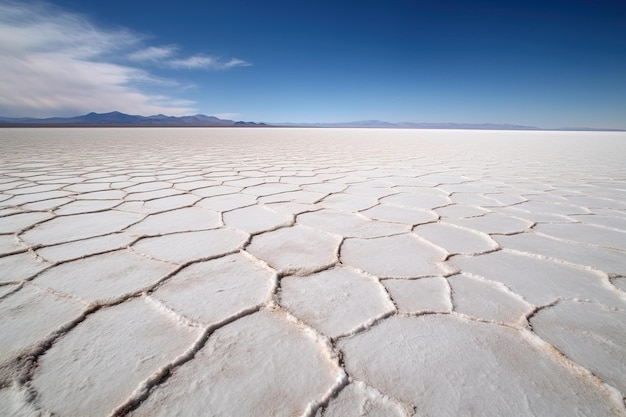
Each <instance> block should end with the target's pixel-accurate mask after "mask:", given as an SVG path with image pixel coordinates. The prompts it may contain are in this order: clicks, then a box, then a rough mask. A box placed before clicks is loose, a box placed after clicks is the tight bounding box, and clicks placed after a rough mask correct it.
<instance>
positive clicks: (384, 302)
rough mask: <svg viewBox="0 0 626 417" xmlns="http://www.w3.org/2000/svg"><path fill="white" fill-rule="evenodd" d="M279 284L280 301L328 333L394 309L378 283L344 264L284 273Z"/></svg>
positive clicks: (341, 331)
mask: <svg viewBox="0 0 626 417" xmlns="http://www.w3.org/2000/svg"><path fill="white" fill-rule="evenodd" d="M281 286H282V288H281V289H282V291H281V298H280V303H281V305H283V306H284V307H285V308H286V309H287V310H289V311H290V312H291V313H292V314H294V315H295V316H296V317H298V318H299V319H301V320H303V321H304V322H305V323H307V324H309V325H311V326H312V327H314V328H315V329H317V330H318V331H320V332H321V333H323V334H326V335H328V336H331V337H337V336H339V335H341V334H347V333H350V332H351V331H353V330H355V329H357V328H359V327H361V326H363V325H365V324H366V323H368V322H370V321H372V320H374V319H376V318H379V317H381V316H383V315H385V314H390V313H392V312H393V310H394V306H393V304H392V303H391V301H390V300H389V298H388V296H387V294H386V293H385V291H384V288H383V287H382V286H381V285H380V283H378V282H377V281H376V280H375V279H373V278H372V277H369V276H366V275H363V274H359V273H357V272H355V271H352V270H350V269H347V268H335V269H329V270H326V271H322V272H319V273H317V274H313V275H309V276H308V277H296V276H292V277H286V278H283V279H282V280H281Z"/></svg>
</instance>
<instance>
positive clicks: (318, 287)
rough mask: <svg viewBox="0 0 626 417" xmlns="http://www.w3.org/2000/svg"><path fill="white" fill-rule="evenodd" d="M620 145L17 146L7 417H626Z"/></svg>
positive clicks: (1, 281)
mask: <svg viewBox="0 0 626 417" xmlns="http://www.w3.org/2000/svg"><path fill="white" fill-rule="evenodd" d="M117 145H120V146H117ZM624 154H626V137H625V136H624V134H622V133H575V132H497V131H465V132H463V131H424V130H421V131H413V130H348V129H343V130H341V129H340V130H333V129H323V130H319V129H271V128H264V129H245V130H241V129H237V130H234V129H142V128H137V129H107V128H100V129H78V128H77V129H62V128H59V129H45V128H44V129H28V128H24V129H0V334H1V335H2V337H0V410H2V412H0V414H3V415H8V416H36V415H50V414H51V413H53V414H54V415H59V416H85V415H89V416H124V415H133V416H158V415H164V416H165V415H168V416H169V415H205V414H208V413H210V414H211V415H216V416H229V415H241V416H246V415H277V416H278V415H285V416H287V415H302V416H309V417H312V416H316V417H330V416H352V415H354V416H360V415H367V416H421V415H431V416H451V415H454V416H469V415H484V416H502V415H515V416H536V415H594V416H605V415H606V416H626V408H625V405H624V404H625V403H624V399H625V397H624V396H625V394H626V377H624V375H626V369H624V366H623V365H624V363H626V352H625V351H624V346H625V345H626V340H624V335H625V334H626V324H625V323H626V319H625V314H626V290H625V289H626V278H625V276H626V246H625V242H626V239H625V236H626V203H625V201H626V181H625V178H626V171H624V164H623V161H622V159H623V155H624ZM555 155H558V156H557V157H555ZM87 156H88V158H89V161H88V163H86V162H85V158H86V157H87Z"/></svg>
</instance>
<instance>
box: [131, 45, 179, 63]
mask: <svg viewBox="0 0 626 417" xmlns="http://www.w3.org/2000/svg"><path fill="white" fill-rule="evenodd" d="M176 49H177V48H176V47H175V46H149V47H147V48H145V49H140V50H138V51H135V52H132V53H131V54H129V55H128V58H129V59H130V60H131V61H137V62H143V61H151V62H159V61H162V60H164V59H167V58H170V57H172V56H173V55H174V54H175V53H176Z"/></svg>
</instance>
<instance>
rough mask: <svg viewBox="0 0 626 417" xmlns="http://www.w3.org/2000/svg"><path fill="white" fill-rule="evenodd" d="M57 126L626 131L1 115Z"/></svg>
mask: <svg viewBox="0 0 626 417" xmlns="http://www.w3.org/2000/svg"><path fill="white" fill-rule="evenodd" d="M24 126H31V127H53V126H59V127H60V126H63V127H71V126H84V127H95V126H103V127H104V126H117V127H125V126H129V127H130V126H137V127H167V126H170V127H229V126H232V127H263V126H273V127H336V128H350V127H352V128H386V129H476V130H582V131H594V130H599V131H624V130H621V129H602V128H599V129H598V128H588V127H562V128H557V129H543V128H540V127H536V126H523V125H513V124H495V123H412V122H401V123H390V122H385V121H381V120H360V121H354V122H342V123H292V122H285V123H255V122H244V121H234V120H228V119H220V118H218V117H215V116H206V115H204V114H196V115H194V116H180V117H176V116H166V115H164V114H157V115H155V116H139V115H130V114H124V113H120V112H117V111H114V112H110V113H93V112H92V113H89V114H85V115H82V116H75V117H49V118H45V119H37V118H29V117H23V118H12V117H0V127H24Z"/></svg>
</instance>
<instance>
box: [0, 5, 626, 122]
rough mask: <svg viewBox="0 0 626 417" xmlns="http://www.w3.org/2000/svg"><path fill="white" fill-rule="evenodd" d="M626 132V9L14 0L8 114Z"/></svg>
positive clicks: (7, 20)
mask: <svg viewBox="0 0 626 417" xmlns="http://www.w3.org/2000/svg"><path fill="white" fill-rule="evenodd" d="M113 110H119V111H122V112H125V113H132V114H143V115H150V114H157V113H165V114H171V115H182V114H195V113H203V114H214V115H218V116H220V117H225V118H233V119H237V120H248V121H265V122H284V121H290V122H336V121H353V120H365V119H380V120H387V121H391V122H399V121H411V122H457V123H514V124H525V125H534V126H540V127H547V128H554V127H562V126H592V127H605V128H626V3H624V2H623V1H621V0H614V1H609V0H596V1H593V2H592V1H578V0H569V1H553V0H544V1H532V0H531V1H523V2H520V1H510V2H509V1H506V0H502V1H461V0H459V1H446V0H442V1H418V0H416V1H408V0H406V1H404V0H386V1H382V0H380V1H371V0H361V1H339V0H335V1H326V0H323V1H245V2H244V1H240V0H230V1H226V2H225V1H220V2H214V1H204V2H199V1H189V0H177V1H176V2H171V1H167V2H166V1H159V0H152V1H144V0H133V1H128V0H124V1H121V0H108V1H89V2H87V1H84V0H63V1H61V0H57V1H54V0H53V1H51V2H48V3H44V2H30V1H28V0H22V1H15V2H14V1H9V0H0V115H2V116H35V117H45V116H68V115H78V114H83V113H86V112H89V111H96V112H107V111H113Z"/></svg>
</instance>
